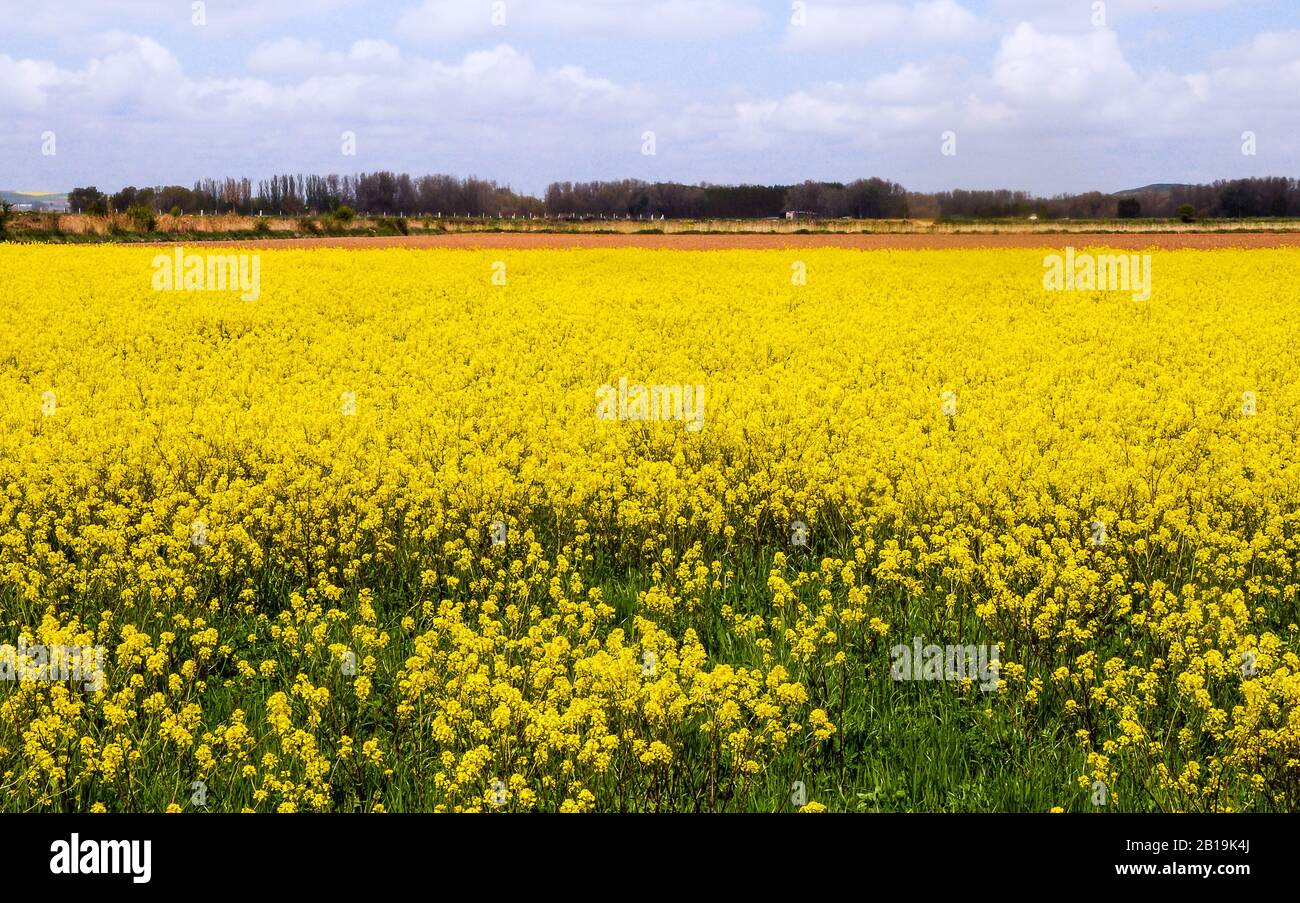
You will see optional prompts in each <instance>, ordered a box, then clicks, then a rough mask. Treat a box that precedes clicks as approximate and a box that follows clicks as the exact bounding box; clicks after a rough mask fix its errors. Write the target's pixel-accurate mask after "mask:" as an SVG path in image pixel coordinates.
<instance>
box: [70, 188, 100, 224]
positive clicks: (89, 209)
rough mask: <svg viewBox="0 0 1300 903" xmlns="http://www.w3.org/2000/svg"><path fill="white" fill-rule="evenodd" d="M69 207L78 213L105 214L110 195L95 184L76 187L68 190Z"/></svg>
mask: <svg viewBox="0 0 1300 903" xmlns="http://www.w3.org/2000/svg"><path fill="white" fill-rule="evenodd" d="M68 207H69V208H70V209H72V210H73V211H75V212H77V213H89V214H91V215H95V216H103V215H104V213H105V211H107V209H108V197H107V196H106V195H105V194H104V192H102V191H100V190H99V189H98V188H96V187H94V186H93V185H92V186H90V187H88V188H74V189H72V190H71V191H69V192H68Z"/></svg>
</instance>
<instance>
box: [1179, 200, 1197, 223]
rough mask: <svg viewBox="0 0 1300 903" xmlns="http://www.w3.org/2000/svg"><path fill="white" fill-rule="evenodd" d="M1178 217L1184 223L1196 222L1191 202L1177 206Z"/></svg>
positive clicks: (1194, 210)
mask: <svg viewBox="0 0 1300 903" xmlns="http://www.w3.org/2000/svg"><path fill="white" fill-rule="evenodd" d="M1178 218H1179V219H1180V220H1182V221H1183V222H1185V223H1193V222H1196V208H1195V207H1193V206H1192V205H1191V204H1183V205H1181V206H1180V207H1179V208H1178Z"/></svg>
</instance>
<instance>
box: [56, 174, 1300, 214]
mask: <svg viewBox="0 0 1300 903" xmlns="http://www.w3.org/2000/svg"><path fill="white" fill-rule="evenodd" d="M68 203H69V207H70V208H71V209H72V210H74V211H76V212H82V213H101V214H102V213H106V212H108V211H126V210H130V209H143V210H149V211H153V212H156V213H184V214H195V213H240V214H244V215H255V214H277V215H289V216H294V215H321V214H328V213H331V212H333V211H335V210H338V209H339V208H343V207H347V208H350V209H353V210H356V211H359V212H361V213H363V214H374V215H384V216H444V217H453V216H470V217H494V216H507V217H510V216H516V217H529V216H547V217H556V218H574V219H595V218H601V217H604V218H625V217H631V218H645V219H660V218H666V219H760V218H770V217H781V216H786V215H795V216H799V215H808V216H816V217H822V218H832V217H852V218H854V219H903V218H908V217H915V218H921V219H1000V218H1027V217H1030V216H1036V217H1038V218H1040V219H1066V218H1068V219H1112V218H1116V217H1119V218H1124V217H1137V216H1146V217H1159V218H1168V217H1174V216H1182V217H1183V218H1189V217H1279V216H1300V182H1297V180H1295V179H1290V178H1284V177H1268V178H1251V179H1235V180H1230V181H1218V182H1214V183H1212V184H1209V185H1170V186H1156V187H1153V188H1151V189H1149V190H1139V191H1134V192H1123V193H1119V194H1103V193H1101V192H1098V191H1092V192H1086V193H1082V194H1060V195H1056V196H1054V197H1050V198H1041V197H1035V196H1034V195H1032V194H1030V193H1028V192H1023V191H1009V190H1005V189H999V190H989V191H966V190H955V191H943V192H933V193H925V192H912V191H907V190H906V189H905V188H903V186H901V185H899V184H898V183H896V182H890V181H887V180H885V179H880V178H868V179H857V180H855V181H852V182H848V183H841V182H814V181H806V182H802V183H800V184H796V185H710V184H700V185H685V184H679V183H675V182H645V181H642V180H639V179H620V180H610V181H592V182H554V183H552V184H551V185H550V186H548V187H547V189H546V192H545V194H544V196H543V197H541V198H536V197H533V196H531V195H527V194H521V193H519V192H516V191H514V190H513V189H511V188H510V187H509V186H503V185H499V184H497V183H496V182H494V181H491V180H487V179H480V178H477V177H474V176H470V177H468V178H460V177H456V176H449V175H426V176H414V177H413V176H410V175H407V174H406V173H393V172H387V171H382V172H373V173H362V174H359V175H326V176H317V175H277V176H272V177H271V178H269V179H263V180H259V181H257V182H256V183H254V182H253V181H252V180H250V179H232V178H225V179H203V180H200V181H198V182H195V183H194V187H193V188H185V187H183V186H180V185H168V186H157V187H152V188H136V187H134V186H128V187H126V188H123V189H121V190H120V191H117V192H115V193H113V194H106V193H104V192H101V191H99V190H98V189H96V188H94V187H93V186H92V187H84V188H77V189H75V190H73V191H71V192H69V194H68Z"/></svg>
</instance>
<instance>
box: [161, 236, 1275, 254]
mask: <svg viewBox="0 0 1300 903" xmlns="http://www.w3.org/2000/svg"><path fill="white" fill-rule="evenodd" d="M198 243H200V242H195V241H186V242H181V244H198ZM169 244H172V243H169ZM202 244H237V245H239V246H240V247H252V248H265V249H268V250H269V249H273V248H485V249H506V250H511V249H515V250H518V249H526V248H659V249H673V250H684V251H722V250H731V249H755V250H763V249H780V248H850V249H856V250H863V251H875V250H890V249H898V250H915V249H946V248H1064V247H1067V246H1072V247H1076V248H1080V247H1103V246H1104V247H1109V248H1117V249H1127V250H1144V249H1149V248H1159V249H1179V248H1198V249H1201V248H1278V247H1297V246H1300V232H1291V233H1285V232H1244V233H1243V232H1234V233H1229V232H1182V233H1132V232H1127V233H1125V232H1121V233H1101V232H1072V233H1036V234H1010V233H986V234H973V233H959V234H954V233H931V234H915V233H898V234H870V235H867V234H860V235H844V234H839V235H834V234H830V235H777V234H756V233H748V234H745V233H739V234H725V235H574V234H564V233H536V232H533V233H510V232H473V233H467V232H462V233H450V234H444V235H404V236H380V237H356V236H353V237H341V238H272V239H260V240H250V241H233V242H227V241H223V242H202Z"/></svg>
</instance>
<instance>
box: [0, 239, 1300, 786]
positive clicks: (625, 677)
mask: <svg viewBox="0 0 1300 903" xmlns="http://www.w3.org/2000/svg"><path fill="white" fill-rule="evenodd" d="M259 253H260V254H261V258H262V259H261V268H260V273H261V291H260V294H259V295H258V297H257V300H255V301H243V300H241V299H240V297H239V295H238V293H221V292H194V293H190V292H157V291H154V290H153V288H152V285H151V275H152V270H151V269H150V261H151V260H152V258H153V256H154V255H153V253H152V252H150V251H148V250H140V249H131V248H118V247H82V248H62V247H15V246H9V247H3V248H0V285H3V286H4V289H3V291H4V301H5V303H4V304H3V305H2V306H0V644H6V645H5V646H4V647H3V648H0V653H3V654H8V655H9V656H10V659H11V660H12V659H13V655H14V652H13V650H14V649H16V648H17V647H18V645H19V643H20V639H21V642H22V644H23V646H24V647H31V646H35V645H44V646H48V647H54V646H78V647H85V646H102V647H104V648H105V649H106V656H105V659H104V673H103V675H102V677H103V681H102V686H99V687H97V688H91V687H89V686H88V685H83V684H82V683H80V682H76V681H67V680H22V679H17V677H16V676H15V678H13V679H10V680H7V681H0V787H2V788H3V794H0V808H3V809H6V810H30V809H63V810H69V809H76V810H89V809H92V808H94V809H95V810H96V811H100V810H104V809H106V810H109V811H113V810H124V809H150V810H159V811H163V810H173V809H176V808H179V809H182V810H192V809H196V808H209V809H219V810H233V811H240V810H258V811H298V810H330V809H333V810H339V809H344V810H353V809H362V810H366V811H397V810H410V809H426V810H440V811H443V810H445V811H489V810H504V811H518V810H528V809H545V810H559V811H588V810H637V811H641V810H659V809H662V810H669V809H672V810H690V811H716V810H724V809H729V810H737V809H766V810H772V809H784V810H786V811H790V810H793V809H798V810H801V811H807V812H816V811H821V810H822V809H824V808H828V807H829V808H843V807H845V806H846V805H848V804H847V803H845V802H844V800H842V799H836V798H832V796H833V794H835V793H841V792H843V790H844V789H847V788H846V787H845V784H846V782H847V783H848V784H850V785H851V784H852V781H853V778H852V776H853V775H854V774H857V773H859V772H864V773H865V771H870V772H871V773H873V774H874V773H876V772H875V771H872V769H874V768H875V767H876V766H875V764H873V763H874V762H875V760H874V759H873V758H872V757H873V755H875V753H873V750H878V749H879V748H880V744H881V743H884V742H886V741H885V740H882V739H880V738H881V737H882V736H884V735H886V734H888V732H889V731H890V729H891V728H890V723H888V722H887V720H886V721H882V718H883V716H882V715H881V712H882V711H884V709H882V708H881V705H880V704H877V703H879V702H880V701H882V700H887V701H888V705H889V706H893V705H908V704H912V703H911V702H908V700H912V702H916V700H918V699H920V698H922V697H923V696H924V694H926V693H931V694H937V696H938V698H941V699H943V700H944V701H943V703H942V704H943V705H946V706H949V707H951V708H952V710H953V711H960V712H962V713H963V715H962V717H963V718H965V719H969V718H983V719H986V720H987V721H988V723H990V724H993V723H994V722H996V724H997V725H999V726H1000V728H999V729H1000V730H1001V729H1004V730H1005V732H1007V733H1009V734H1014V735H1016V736H1019V737H1021V738H1024V739H1023V743H1025V744H1027V745H1032V744H1033V743H1043V744H1044V745H1045V746H1050V747H1053V748H1055V747H1057V746H1058V744H1057V741H1056V740H1055V739H1053V738H1052V734H1057V735H1060V736H1062V737H1066V738H1068V740H1069V743H1070V744H1071V746H1070V750H1071V752H1070V753H1069V757H1068V760H1065V761H1063V762H1062V764H1061V768H1062V769H1063V770H1062V771H1060V772H1059V773H1050V772H1049V771H1047V770H1044V771H1043V772H1041V773H1039V774H1036V775H1034V776H1033V779H1034V780H1038V781H1041V782H1042V786H1040V787H1037V788H1036V789H1035V792H1034V793H1032V794H1026V793H1021V794H1019V795H1014V798H1015V799H1020V800H1030V799H1032V800H1033V801H1034V802H1033V805H1034V807H1036V808H1038V809H1039V811H1042V810H1043V809H1046V808H1047V807H1048V805H1049V804H1054V803H1055V802H1057V801H1059V800H1061V799H1062V798H1063V797H1064V796H1070V798H1071V799H1074V800H1076V801H1077V802H1075V803H1071V804H1070V806H1069V808H1075V809H1077V808H1087V807H1088V806H1089V802H1088V800H1089V798H1091V799H1092V801H1093V802H1092V803H1091V805H1107V806H1118V807H1125V808H1161V809H1251V808H1259V809H1293V808H1296V807H1298V806H1300V707H1298V706H1297V702H1300V658H1298V657H1297V654H1296V651H1297V632H1298V628H1297V626H1296V623H1295V622H1296V620H1297V615H1296V607H1297V597H1298V594H1300V565H1298V564H1297V562H1298V561H1300V464H1298V463H1297V461H1296V459H1295V449H1296V448H1297V447H1298V446H1300V368H1298V367H1297V365H1296V357H1295V353H1294V349H1295V347H1296V341H1297V338H1298V336H1297V332H1296V326H1295V323H1296V322H1297V321H1296V317H1295V311H1296V302H1295V301H1294V287H1293V283H1294V274H1295V273H1296V272H1297V264H1300V254H1297V253H1296V252H1293V251H1285V250H1278V251H1251V252H1238V251H1213V252H1188V251H1183V252H1153V257H1154V263H1153V268H1152V270H1153V291H1152V297H1151V299H1150V300H1149V301H1145V302H1135V301H1133V300H1132V298H1131V297H1130V296H1129V295H1128V294H1125V293H1107V292H1082V293H1063V292H1056V293H1054V292H1050V291H1047V290H1045V289H1044V288H1043V286H1042V278H1041V274H1042V253H1041V252H1034V251H960V252H938V251H935V252H882V253H875V254H866V253H859V252H849V251H836V250H802V251H798V252H794V251H788V252H784V251H783V252H778V251H763V252H757V251H735V252H731V251H728V252H713V253H698V252H654V251H632V250H618V251H580V250H573V251H519V252H471V251H432V252H429V251H423V252H416V251H409V250H375V251H345V250H310V251H261V252H259ZM794 264H798V265H799V266H798V267H796V269H797V271H798V272H799V273H800V274H801V275H803V274H806V279H802V278H801V279H799V280H792V279H791V272H792V265H794ZM620 380H624V381H625V382H626V383H630V384H634V385H640V386H652V387H677V388H678V390H679V391H680V390H681V389H683V387H684V388H685V390H686V391H687V392H688V393H689V392H690V391H691V389H692V388H693V387H702V388H703V393H702V394H700V395H698V396H696V398H695V400H696V402H697V403H700V404H702V405H703V411H702V413H703V417H702V428H699V427H700V424H699V423H695V424H692V423H690V422H689V421H688V420H686V419H683V418H675V417H673V416H665V417H662V418H651V419H641V420H638V419H628V418H626V417H622V416H616V417H613V418H610V417H602V416H598V413H597V411H598V408H597V405H598V402H599V401H600V399H601V398H602V393H601V389H602V387H609V386H618V385H619V384H620ZM620 410H621V409H620ZM664 410H665V412H666V413H671V412H670V411H669V409H668V408H665V409H664ZM914 635H923V636H927V637H931V638H933V641H934V642H937V643H944V642H950V641H951V642H958V641H960V642H962V643H982V644H986V645H990V646H993V647H994V648H996V649H997V650H998V651H999V652H1000V655H1001V661H1000V675H1001V683H1000V686H999V687H998V689H997V691H996V692H994V693H991V694H985V693H981V692H980V690H979V688H978V686H975V685H973V684H972V682H971V681H969V680H966V681H961V682H957V683H955V684H954V685H953V686H952V687H937V688H932V687H923V686H914V685H902V686H900V685H898V684H895V683H893V682H891V680H890V676H889V670H890V658H889V649H890V647H891V646H893V645H894V644H895V643H903V644H908V643H911V642H912V637H913V636H914ZM927 642H929V640H927ZM6 650H8V652H7V653H6ZM0 667H3V658H2V657H0ZM917 704H920V703H917ZM891 710H892V709H891ZM930 721H932V722H933V719H930ZM939 729H942V726H941V725H940V726H939ZM1033 758H1034V752H1033V750H1032V749H1031V750H1029V751H1028V752H1027V754H1026V759H1027V760H1033ZM881 767H884V766H881ZM864 770H865V771H864ZM863 780H864V781H865V780H866V779H865V778H863ZM1027 780H1028V779H1027ZM796 783H798V786H799V787H800V788H801V790H802V788H803V787H804V786H805V784H806V786H807V788H808V791H809V793H808V794H802V793H801V794H798V796H799V798H798V799H797V800H795V801H794V802H792V799H791V787H792V786H793V785H795V784H796ZM913 783H914V784H915V783H916V782H915V781H914V782H913ZM1098 787H1101V788H1103V790H1104V793H1102V794H1101V796H1100V797H1098V794H1097V788H1098ZM837 788H838V789H837ZM922 789H923V790H924V788H922ZM930 789H931V790H933V791H934V794H933V795H931V796H926V797H924V798H923V799H935V798H939V797H941V796H942V795H943V790H944V788H941V787H939V788H930ZM814 793H815V795H816V796H817V797H818V798H819V799H813V798H812V794H814ZM900 794H901V792H900ZM850 796H851V794H850ZM1002 798H1007V797H1002ZM1040 798H1041V801H1042V804H1041V805H1039V803H1038V801H1039V800H1040ZM1098 798H1100V799H1102V800H1104V802H1103V803H1101V804H1099V803H1097V802H1096V800H1097V799H1098ZM915 804H916V805H918V806H920V805H925V803H924V801H923V800H922V801H919V802H916V803H915ZM1026 805H1028V803H1026Z"/></svg>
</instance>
